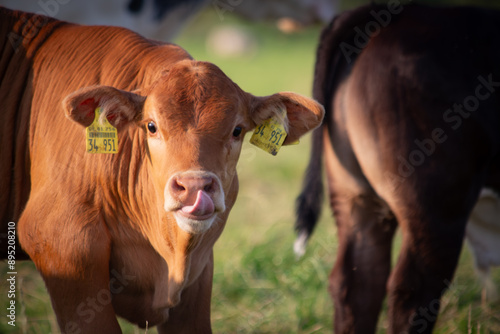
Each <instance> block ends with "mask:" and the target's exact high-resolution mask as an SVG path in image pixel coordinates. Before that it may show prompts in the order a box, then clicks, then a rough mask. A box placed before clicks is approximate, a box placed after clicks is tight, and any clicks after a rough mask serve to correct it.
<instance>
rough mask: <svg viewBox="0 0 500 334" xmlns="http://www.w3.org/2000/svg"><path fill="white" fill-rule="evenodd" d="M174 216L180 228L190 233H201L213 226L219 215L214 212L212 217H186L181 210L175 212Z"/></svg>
mask: <svg viewBox="0 0 500 334" xmlns="http://www.w3.org/2000/svg"><path fill="white" fill-rule="evenodd" d="M174 217H175V222H176V223H177V226H179V228H181V229H182V230H183V231H185V232H187V233H190V234H201V233H203V232H206V231H207V230H208V229H209V228H210V227H212V225H213V223H214V221H215V218H216V217H217V215H216V214H215V213H214V214H213V215H212V216H211V217H209V218H207V219H203V220H201V219H194V218H190V217H186V216H184V215H182V214H181V213H179V212H175V213H174Z"/></svg>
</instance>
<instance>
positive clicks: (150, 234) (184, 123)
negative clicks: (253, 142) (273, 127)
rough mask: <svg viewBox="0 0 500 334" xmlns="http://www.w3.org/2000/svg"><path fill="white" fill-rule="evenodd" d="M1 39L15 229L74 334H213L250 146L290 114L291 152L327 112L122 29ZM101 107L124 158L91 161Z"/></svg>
mask: <svg viewBox="0 0 500 334" xmlns="http://www.w3.org/2000/svg"><path fill="white" fill-rule="evenodd" d="M0 35H1V36H2V40H4V41H7V42H4V43H3V44H2V48H1V49H0V57H1V58H0V73H1V77H0V78H1V81H0V85H1V86H0V101H1V102H0V103H1V114H0V124H1V125H0V126H1V127H2V129H1V132H0V138H1V145H2V161H1V164H0V182H1V183H0V193H1V196H2V197H1V201H0V217H1V219H2V220H1V223H2V229H3V231H5V230H6V226H7V222H9V221H12V220H14V221H18V231H17V233H18V237H19V241H20V244H21V246H22V248H23V250H24V251H25V252H26V253H27V254H28V255H29V256H30V258H31V259H32V260H33V261H34V263H35V264H36V267H37V269H38V270H39V272H40V273H41V275H42V276H43V278H44V280H45V283H46V286H47V289H48V291H49V294H50V296H51V300H52V306H53V308H54V310H55V313H56V315H57V320H58V323H59V326H60V328H61V330H62V331H63V332H64V333H119V332H120V327H119V325H118V322H117V319H116V316H117V315H118V316H121V317H124V318H125V319H127V320H129V321H131V322H133V323H136V324H138V325H139V326H141V327H144V326H146V324H148V326H149V327H151V326H155V325H158V330H159V332H160V333H166V332H168V333H207V332H210V331H211V328H210V295H211V284H212V270H213V253H212V246H213V245H214V243H215V241H216V240H217V238H218V237H219V235H220V234H221V232H222V230H223V228H224V225H225V223H226V219H227V216H228V214H229V211H230V210H231V207H232V206H233V204H234V202H235V200H236V195H237V192H238V178H237V175H236V163H237V161H238V157H239V154H240V150H241V145H242V141H243V138H244V136H245V133H247V132H248V131H251V130H252V129H253V128H254V127H255V126H256V125H258V124H260V123H261V122H262V121H263V120H266V119H268V118H270V117H273V116H275V115H278V114H279V113H280V110H286V116H281V121H282V122H283V124H284V126H285V127H286V128H287V129H288V137H287V138H286V140H285V144H287V143H290V142H293V141H295V140H296V139H297V138H299V137H300V136H302V135H303V134H304V133H305V132H307V131H308V130H310V129H313V128H314V127H316V126H317V125H319V123H320V122H321V119H322V117H323V109H322V107H321V106H320V105H319V104H318V103H316V102H314V101H313V100H311V99H308V98H305V97H302V96H299V95H297V94H293V93H278V94H275V95H271V96H267V97H256V96H253V95H251V94H248V93H246V92H244V91H242V90H241V89H240V88H239V87H238V86H237V85H236V84H235V83H233V82H232V81H231V80H230V79H229V78H228V77H226V76H225V75H224V73H222V71H221V70H220V69H219V68H217V67H216V66H215V65H213V64H210V63H206V62H199V61H194V60H192V59H191V58H190V56H189V55H188V54H187V53H186V52H185V51H184V50H182V49H181V48H180V47H178V46H175V45H172V44H162V43H159V42H153V41H150V40H147V39H144V38H143V37H141V36H139V35H137V34H135V33H132V32H130V31H128V30H125V29H121V28H113V27H85V26H78V25H72V24H68V23H64V22H60V21H57V20H53V19H49V18H46V17H41V16H36V15H31V14H26V13H22V12H13V11H9V10H7V9H3V8H0ZM97 107H100V108H101V110H102V115H101V121H102V122H101V123H100V124H105V122H104V121H105V120H107V121H108V122H109V123H110V124H111V125H113V126H114V127H116V128H117V132H118V142H117V143H113V144H116V145H117V149H118V153H117V154H90V153H86V152H85V147H86V141H87V140H89V139H86V138H85V127H87V126H89V125H90V124H91V123H92V121H93V120H94V117H95V110H96V108H97ZM91 143H92V142H91ZM106 146H107V145H106Z"/></svg>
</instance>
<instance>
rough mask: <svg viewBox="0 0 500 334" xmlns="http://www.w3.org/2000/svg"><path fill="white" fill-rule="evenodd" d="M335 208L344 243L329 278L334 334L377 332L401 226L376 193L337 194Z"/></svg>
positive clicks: (333, 201)
mask: <svg viewBox="0 0 500 334" xmlns="http://www.w3.org/2000/svg"><path fill="white" fill-rule="evenodd" d="M341 198H348V199H346V200H341ZM332 206H333V210H334V212H335V219H336V223H337V227H338V238H339V248H338V251H337V260H336V263H335V266H334V268H333V270H332V273H331V275H330V293H331V295H332V298H333V300H334V305H335V313H334V326H335V332H336V333H374V332H375V328H376V325H377V319H378V314H379V313H380V309H381V306H382V301H383V300H384V297H385V293H386V290H385V287H386V283H387V279H388V277H389V273H390V267H391V246H392V239H393V236H394V231H395V229H396V226H397V223H396V220H395V219H394V217H393V216H392V215H391V213H390V212H389V211H388V210H387V209H386V208H385V205H384V203H383V202H381V201H380V199H378V198H377V197H376V196H375V195H374V194H372V195H359V196H354V197H352V196H339V195H337V196H335V198H334V199H333V200H332Z"/></svg>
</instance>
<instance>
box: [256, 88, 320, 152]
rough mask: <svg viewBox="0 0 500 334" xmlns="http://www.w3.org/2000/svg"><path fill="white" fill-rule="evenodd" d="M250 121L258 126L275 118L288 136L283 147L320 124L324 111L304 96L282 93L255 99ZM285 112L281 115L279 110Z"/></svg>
mask: <svg viewBox="0 0 500 334" xmlns="http://www.w3.org/2000/svg"><path fill="white" fill-rule="evenodd" d="M254 101H255V102H254V107H253V108H252V114H251V117H252V120H253V121H254V122H255V124H256V125H259V124H260V123H262V122H263V121H264V120H266V119H269V118H271V117H273V116H275V117H276V118H277V119H278V120H279V121H280V122H281V123H282V124H283V126H284V128H285V130H286V131H287V133H288V135H287V137H286V139H285V142H284V143H283V145H288V144H291V143H293V142H296V141H297V140H298V139H299V138H300V137H301V136H302V135H304V134H305V133H307V132H308V131H310V130H313V129H315V128H316V127H318V126H319V125H320V124H321V121H322V120H323V116H324V115H325V109H324V108H323V106H322V105H321V104H319V103H318V102H316V101H314V100H313V99H310V98H307V97H305V96H302V95H299V94H295V93H289V92H283V93H278V94H274V95H271V96H266V97H255V100H254ZM282 109H284V110H286V115H282V112H281V111H280V110H282Z"/></svg>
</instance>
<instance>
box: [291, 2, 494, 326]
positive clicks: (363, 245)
mask: <svg viewBox="0 0 500 334" xmlns="http://www.w3.org/2000/svg"><path fill="white" fill-rule="evenodd" d="M499 22H500V14H499V13H498V12H489V11H486V10H480V9H474V8H453V9H439V8H429V7H420V6H406V7H403V6H399V7H396V8H393V7H391V6H389V7H386V6H375V5H373V6H367V7H362V8H359V9H357V10H354V11H351V12H347V13H345V14H343V15H341V16H339V17H337V18H335V19H334V20H333V21H332V23H331V24H330V26H329V27H327V28H326V29H325V30H324V31H323V34H322V36H321V42H320V46H319V48H318V55H317V56H318V58H317V64H316V74H315V82H314V96H315V98H317V99H318V101H320V102H321V103H324V105H325V110H326V116H325V121H324V123H323V126H322V128H320V129H318V130H316V131H315V133H314V140H313V155H312V158H311V162H310V165H309V169H308V174H307V176H306V179H305V183H304V184H305V188H304V191H303V193H302V195H301V196H300V197H299V199H298V221H297V229H298V230H299V232H300V233H301V239H300V240H302V241H304V240H307V238H308V236H309V233H310V232H311V231H312V228H313V227H314V224H315V221H316V219H317V217H318V215H319V208H320V207H319V204H318V203H321V192H322V180H321V165H322V158H324V160H325V164H326V174H327V180H328V190H329V196H330V197H329V200H330V204H331V207H332V209H333V212H334V215H335V220H336V224H337V227H338V238H339V247H338V254H337V260H336V263H335V266H334V268H333V271H332V273H331V276H330V292H331V295H332V298H333V300H334V304H335V319H334V325H335V331H336V332H337V333H372V332H374V331H375V326H376V324H377V318H378V314H379V312H380V309H381V306H382V301H383V299H384V296H385V295H386V293H387V295H388V306H389V313H388V317H389V330H388V332H389V333H402V332H405V333H429V332H431V331H432V328H433V326H434V323H435V321H436V319H437V315H438V311H439V305H440V304H439V301H440V298H441V295H442V294H443V293H444V292H445V291H446V288H447V287H448V286H449V285H450V283H451V280H452V277H453V273H454V270H455V267H456V265H457V261H458V257H459V254H460V250H461V247H462V242H463V238H464V233H465V227H466V223H467V220H468V217H469V215H470V213H471V211H472V209H473V207H474V204H475V202H476V200H477V198H478V195H479V192H480V191H481V189H482V188H483V187H490V188H496V189H497V191H498V190H500V187H499V184H498V182H497V180H498V176H499V175H500V168H499V166H500V165H499V162H500V110H499V109H500V95H499V94H500V67H499V66H498V59H499V57H500V48H499V46H498V45H499V42H500V40H499V38H498V36H499V33H500V25H499ZM373 27H378V28H377V29H374V28H373ZM367 31H368V32H367ZM370 31H371V32H375V33H374V34H370ZM398 226H399V228H400V229H401V233H402V246H401V250H400V255H399V259H398V261H397V264H396V265H395V267H394V268H392V270H391V246H392V239H393V236H394V233H395V230H396V227H398Z"/></svg>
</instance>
